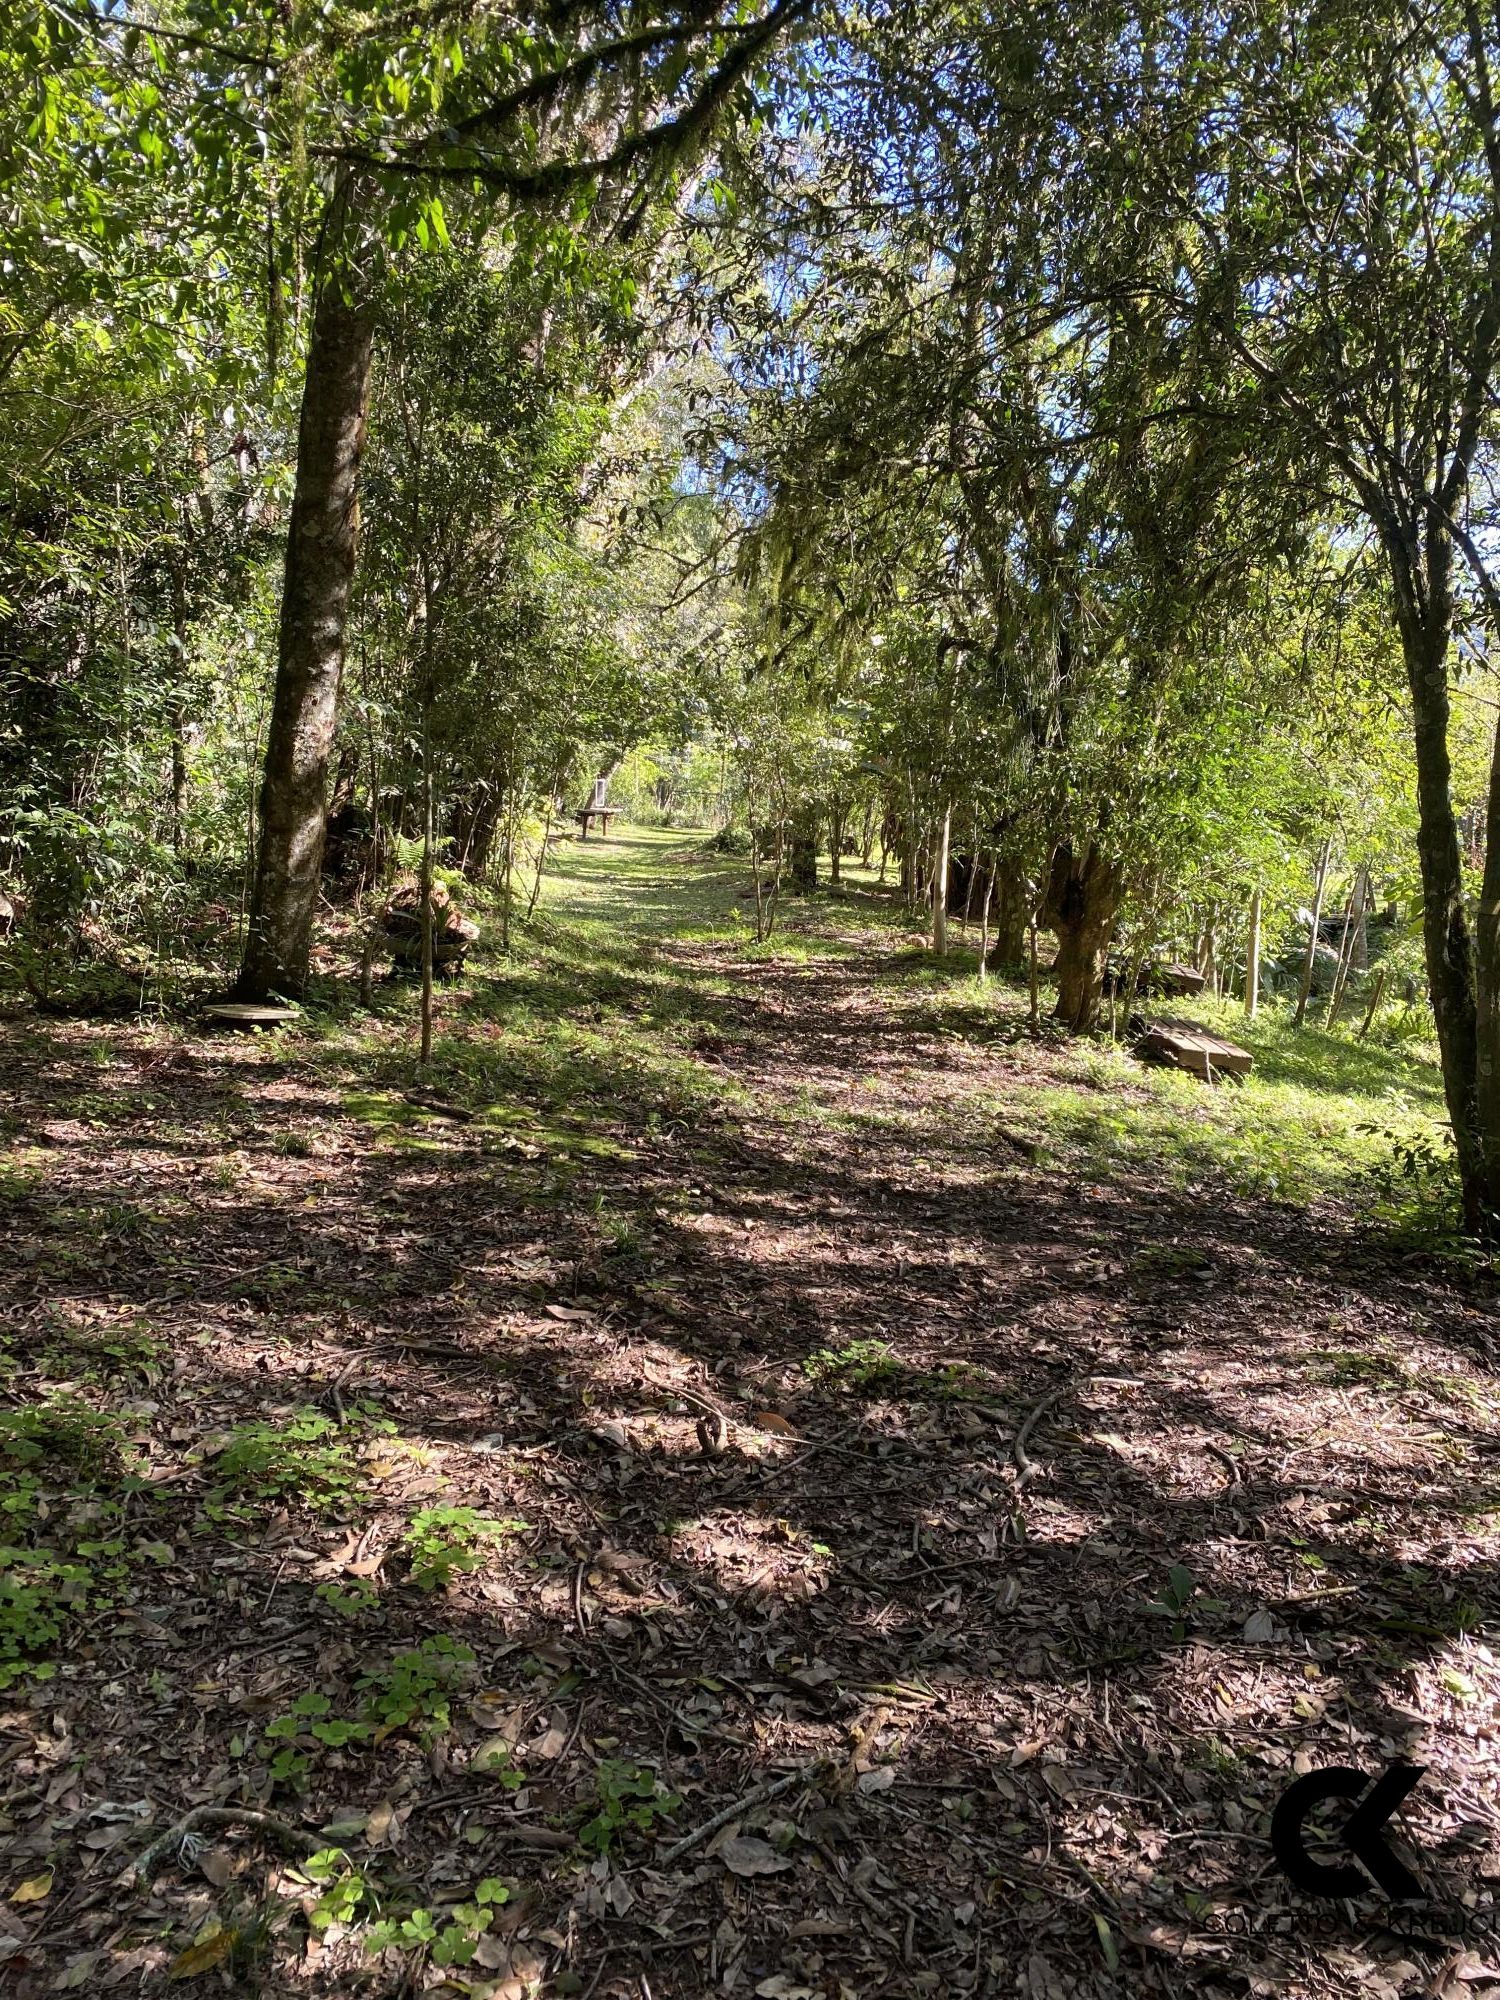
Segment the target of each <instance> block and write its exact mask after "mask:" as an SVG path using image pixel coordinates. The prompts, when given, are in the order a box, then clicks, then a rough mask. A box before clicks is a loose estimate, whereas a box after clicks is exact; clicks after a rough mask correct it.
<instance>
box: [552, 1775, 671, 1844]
mask: <svg viewBox="0 0 1500 2000" xmlns="http://www.w3.org/2000/svg"><path fill="white" fill-rule="evenodd" d="M594 1787H595V1794H596V1799H597V1810H596V1811H595V1813H594V1815H593V1817H592V1818H591V1819H589V1820H588V1821H587V1822H586V1823H585V1824H584V1826H583V1828H582V1829H581V1831H580V1832H579V1835H578V1844H579V1846H580V1847H584V1848H587V1849H589V1850H591V1851H592V1852H594V1853H596V1854H612V1853H615V1852H617V1851H618V1849H619V1848H620V1847H622V1846H623V1845H625V1844H627V1843H628V1842H630V1841H631V1840H633V1839H644V1838H645V1837H646V1836H648V1835H649V1834H652V1833H654V1832H655V1831H656V1829H657V1827H658V1826H659V1825H660V1823H661V1822H662V1821H663V1820H665V1819H669V1818H670V1817H671V1816H672V1814H673V1813H674V1812H676V1810H677V1808H678V1807H679V1806H680V1805H681V1804H682V1801H681V1799H680V1798H678V1796H677V1794H676V1793H675V1792H672V1791H669V1790H668V1789H667V1788H666V1787H665V1786H664V1785H662V1784H661V1783H660V1781H659V1780H658V1778H657V1776H656V1773H655V1772H654V1771H650V1770H647V1769H646V1768H645V1767H644V1766H643V1765H640V1764H630V1763H626V1762H623V1761H622V1760H620V1759H617V1758H606V1759H605V1760H604V1761H603V1762H602V1763H601V1764H600V1765H599V1768H598V1770H597V1771H596V1772H595V1774H594Z"/></svg>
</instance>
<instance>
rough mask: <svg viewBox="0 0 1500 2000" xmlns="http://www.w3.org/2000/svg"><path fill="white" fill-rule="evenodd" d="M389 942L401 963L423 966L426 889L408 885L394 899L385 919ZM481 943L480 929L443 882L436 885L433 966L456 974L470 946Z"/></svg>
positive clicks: (389, 905) (409, 883)
mask: <svg viewBox="0 0 1500 2000" xmlns="http://www.w3.org/2000/svg"><path fill="white" fill-rule="evenodd" d="M382 924H383V926H384V929H385V935H386V941H387V942H388V943H389V945H390V947H391V950H392V951H393V952H394V953H395V955H396V957H397V959H399V960H400V962H401V964H403V965H406V966H410V967H412V968H413V969H415V968H416V967H418V966H419V965H420V964H421V963H422V890H421V886H420V884H418V883H416V882H407V883H404V884H403V885H402V886H401V887H400V888H399V889H397V890H396V892H395V894H394V895H393V896H392V897H391V900H390V901H389V903H387V905H386V908H385V915H384V917H383V918H382ZM478 940H479V926H478V924H476V923H475V922H474V920H473V918H472V917H466V916H465V915H464V913H463V911H462V910H461V909H460V908H459V907H458V905H457V903H455V902H454V900H453V898H452V897H451V896H450V895H449V894H448V891H447V889H446V888H445V887H444V886H443V884H442V883H441V882H434V883H433V885H432V963H433V967H434V969H435V970H436V971H438V972H456V971H457V970H458V968H459V967H460V966H461V965H462V964H463V962H464V958H465V956H466V955H467V953H468V950H469V947H470V945H472V944H476V943H477V942H478Z"/></svg>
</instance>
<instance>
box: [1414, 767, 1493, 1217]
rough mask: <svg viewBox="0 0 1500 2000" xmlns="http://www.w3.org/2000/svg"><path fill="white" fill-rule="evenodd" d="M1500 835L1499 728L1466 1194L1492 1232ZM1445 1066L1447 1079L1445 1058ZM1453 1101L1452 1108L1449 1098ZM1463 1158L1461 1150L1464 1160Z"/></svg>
mask: <svg viewBox="0 0 1500 2000" xmlns="http://www.w3.org/2000/svg"><path fill="white" fill-rule="evenodd" d="M1497 834H1500V729H1497V731H1496V735H1495V741H1494V744H1493V746H1492V748H1491V751H1490V785H1489V810H1488V812H1487V813H1486V815H1485V850H1484V878H1483V882H1482V885H1481V888H1480V894H1479V914H1478V916H1477V918H1476V919H1475V924H1474V931H1475V947H1476V950H1475V958H1476V968H1475V969H1476V978H1475V983H1474V988H1475V1001H1474V1039H1475V1087H1474V1108H1475V1113H1476V1121H1475V1122H1476V1125H1477V1128H1478V1138H1479V1153H1480V1160H1479V1167H1480V1171H1481V1174H1482V1178H1483V1192H1482V1195H1481V1196H1479V1197H1477V1198H1473V1197H1471V1196H1470V1195H1469V1192H1468V1189H1467V1186H1466V1189H1465V1199H1464V1213H1465V1217H1466V1219H1467V1221H1468V1225H1469V1227H1470V1228H1472V1229H1478V1230H1480V1231H1482V1232H1483V1233H1485V1234H1488V1235H1491V1236H1493V1235H1495V1234H1496V1233H1497V1218H1500V838H1497ZM1430 970H1431V966H1430V962H1429V972H1430ZM1433 991H1434V994H1435V993H1436V991H1437V989H1436V986H1434V988H1433ZM1443 1067H1444V1071H1445V1078H1444V1080H1445V1082H1446V1070H1447V1063H1446V1061H1445V1062H1444V1065H1443ZM1449 1103H1450V1107H1451V1103H1452V1099H1451V1097H1450V1100H1449ZM1457 1131H1458V1121H1457V1119H1456V1118H1455V1119H1454V1133H1455V1135H1456V1134H1457ZM1463 1157H1464V1156H1463V1153H1462V1152H1460V1155H1459V1158H1460V1165H1462V1162H1463ZM1471 1171H1472V1168H1471Z"/></svg>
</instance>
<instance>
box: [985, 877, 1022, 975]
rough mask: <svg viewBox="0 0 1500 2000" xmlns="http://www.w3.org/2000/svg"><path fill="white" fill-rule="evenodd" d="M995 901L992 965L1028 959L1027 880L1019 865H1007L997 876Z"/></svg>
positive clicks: (997, 965) (1018, 962)
mask: <svg viewBox="0 0 1500 2000" xmlns="http://www.w3.org/2000/svg"><path fill="white" fill-rule="evenodd" d="M997 889H998V894H997V896H996V900H995V942H994V944H993V946H992V947H991V949H990V964H991V965H993V966H996V967H999V966H1018V965H1024V964H1025V962H1026V928H1027V923H1028V920H1029V911H1028V908H1027V903H1028V898H1027V894H1026V883H1025V881H1024V879H1023V878H1022V875H1021V871H1020V869H1019V868H1007V869H1005V871H1004V873H1003V874H1001V875H1000V876H999V877H998V881H997Z"/></svg>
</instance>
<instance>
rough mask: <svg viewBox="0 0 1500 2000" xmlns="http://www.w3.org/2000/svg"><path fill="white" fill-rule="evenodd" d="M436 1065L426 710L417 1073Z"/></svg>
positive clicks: (427, 724) (425, 709)
mask: <svg viewBox="0 0 1500 2000" xmlns="http://www.w3.org/2000/svg"><path fill="white" fill-rule="evenodd" d="M431 1061H432V726H431V721H430V717H429V713H428V707H427V705H426V704H424V706H423V710H422V1053H421V1055H420V1056H419V1057H418V1059H417V1073H418V1075H419V1076H420V1077H423V1078H425V1077H426V1075H427V1065H428V1064H429V1063H430V1062H431Z"/></svg>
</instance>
